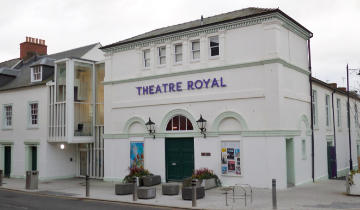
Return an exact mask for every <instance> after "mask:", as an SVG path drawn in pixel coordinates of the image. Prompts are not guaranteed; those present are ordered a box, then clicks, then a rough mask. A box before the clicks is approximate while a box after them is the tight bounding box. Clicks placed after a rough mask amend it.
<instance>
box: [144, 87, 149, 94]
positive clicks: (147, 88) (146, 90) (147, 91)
mask: <svg viewBox="0 0 360 210" xmlns="http://www.w3.org/2000/svg"><path fill="white" fill-rule="evenodd" d="M145 94H146V95H147V94H149V87H148V86H145V87H143V95H145Z"/></svg>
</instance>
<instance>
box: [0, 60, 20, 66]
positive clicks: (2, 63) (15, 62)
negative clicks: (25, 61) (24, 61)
mask: <svg viewBox="0 0 360 210" xmlns="http://www.w3.org/2000/svg"><path fill="white" fill-rule="evenodd" d="M20 61H21V59H20V58H14V59H11V60H8V61H4V62H1V63H0V68H1V67H7V68H11V67H13V66H15V65H16V64H17V63H19V62H20Z"/></svg>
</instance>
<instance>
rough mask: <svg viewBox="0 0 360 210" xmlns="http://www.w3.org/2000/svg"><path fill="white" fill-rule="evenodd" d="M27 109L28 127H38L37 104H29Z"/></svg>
mask: <svg viewBox="0 0 360 210" xmlns="http://www.w3.org/2000/svg"><path fill="white" fill-rule="evenodd" d="M29 108H30V125H32V126H34V125H38V111H39V110H38V109H39V106H38V103H30V104H29Z"/></svg>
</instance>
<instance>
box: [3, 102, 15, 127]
mask: <svg viewBox="0 0 360 210" xmlns="http://www.w3.org/2000/svg"><path fill="white" fill-rule="evenodd" d="M12 112H13V110H12V105H4V110H3V115H4V128H11V127H12Z"/></svg>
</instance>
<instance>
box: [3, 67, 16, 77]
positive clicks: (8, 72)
mask: <svg viewBox="0 0 360 210" xmlns="http://www.w3.org/2000/svg"><path fill="white" fill-rule="evenodd" d="M18 73H19V71H17V70H13V69H11V68H8V67H0V74H2V75H6V76H9V77H16V76H17V75H18Z"/></svg>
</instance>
